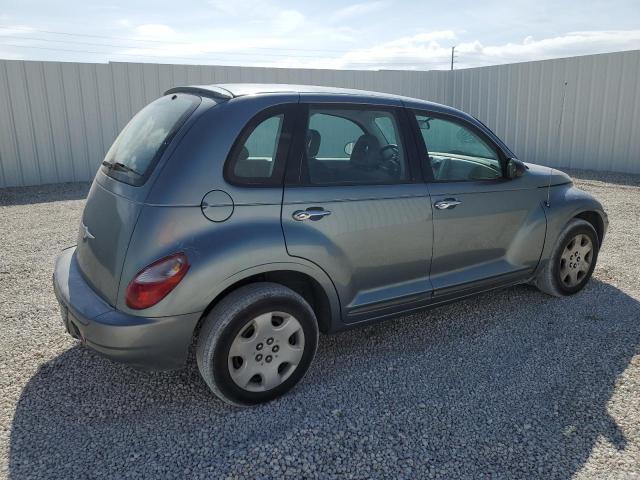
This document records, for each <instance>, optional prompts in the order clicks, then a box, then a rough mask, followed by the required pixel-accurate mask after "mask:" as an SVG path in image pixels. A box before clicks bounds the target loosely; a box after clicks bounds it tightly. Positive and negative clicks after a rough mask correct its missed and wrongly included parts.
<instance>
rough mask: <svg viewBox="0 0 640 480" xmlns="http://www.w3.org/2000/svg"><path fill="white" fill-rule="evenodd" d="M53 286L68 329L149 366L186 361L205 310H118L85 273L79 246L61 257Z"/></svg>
mask: <svg viewBox="0 0 640 480" xmlns="http://www.w3.org/2000/svg"><path fill="white" fill-rule="evenodd" d="M53 290H54V292H55V295H56V298H57V299H58V302H59V303H60V310H61V314H62V321H63V324H64V326H65V328H66V329H67V332H69V334H70V335H72V336H73V337H75V338H78V339H80V340H81V341H82V342H83V343H84V344H86V345H87V346H88V347H90V348H91V349H93V350H95V351H97V352H99V353H101V354H102V355H104V356H106V357H109V358H111V359H113V360H116V361H119V362H123V363H128V364H131V365H133V366H136V367H138V368H142V369H145V370H170V369H174V368H179V367H181V366H182V365H184V363H185V361H186V359H187V353H188V350H189V346H190V344H191V340H192V335H193V330H194V328H195V327H196V324H197V323H198V319H199V318H200V315H201V314H200V313H191V314H186V315H177V316H172V317H159V318H147V317H138V316H134V315H129V314H126V313H123V312H121V311H118V310H116V309H114V308H113V307H112V306H111V305H109V304H108V303H106V302H105V301H104V300H103V299H102V298H101V297H100V296H99V295H98V294H96V293H95V292H94V291H93V289H92V288H91V287H90V286H89V285H88V284H87V282H86V281H85V280H84V278H83V277H82V274H81V273H80V271H79V268H78V264H77V262H76V257H75V247H72V248H69V249H66V250H64V251H63V252H62V253H61V254H60V255H59V256H58V258H57V259H56V264H55V268H54V273H53Z"/></svg>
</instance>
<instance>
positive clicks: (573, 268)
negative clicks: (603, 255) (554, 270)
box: [560, 233, 593, 287]
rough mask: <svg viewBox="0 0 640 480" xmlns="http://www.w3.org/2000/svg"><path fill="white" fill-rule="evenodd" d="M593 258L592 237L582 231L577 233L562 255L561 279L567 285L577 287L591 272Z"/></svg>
mask: <svg viewBox="0 0 640 480" xmlns="http://www.w3.org/2000/svg"><path fill="white" fill-rule="evenodd" d="M592 260H593V243H592V242H591V239H590V238H589V237H588V236H587V235H584V234H582V233H580V234H578V235H576V236H575V237H573V238H572V239H571V241H570V242H569V243H568V244H567V246H566V247H565V249H564V251H563V252H562V256H561V257H560V281H561V282H562V283H563V284H564V285H565V286H567V287H575V286H576V285H578V284H579V283H580V282H581V281H582V280H583V279H584V277H585V276H586V275H587V273H588V272H589V269H590V268H591V262H592Z"/></svg>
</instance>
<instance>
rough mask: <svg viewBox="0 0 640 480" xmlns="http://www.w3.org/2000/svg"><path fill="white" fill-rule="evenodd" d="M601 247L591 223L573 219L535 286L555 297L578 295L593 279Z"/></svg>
mask: <svg viewBox="0 0 640 480" xmlns="http://www.w3.org/2000/svg"><path fill="white" fill-rule="evenodd" d="M599 247H600V244H599V241H598V234H597V233H596V231H595V229H594V228H593V226H592V225H591V224H590V223H589V222H587V221H585V220H580V219H573V220H571V221H570V222H569V223H568V224H567V226H566V227H565V228H564V230H563V231H562V232H561V233H560V235H559V236H558V240H557V242H556V245H555V247H554V250H553V252H552V254H551V258H550V259H549V261H548V262H547V264H546V265H545V267H544V268H543V269H542V270H541V271H540V273H539V274H538V277H537V278H536V286H537V287H538V288H539V289H540V290H542V291H543V292H545V293H547V294H549V295H554V296H556V297H560V296H565V295H573V294H574V293H577V292H579V291H580V290H582V289H583V288H584V286H585V285H586V284H587V282H588V281H589V279H590V278H591V274H592V273H593V269H594V268H595V265H596V260H597V258H598V250H599Z"/></svg>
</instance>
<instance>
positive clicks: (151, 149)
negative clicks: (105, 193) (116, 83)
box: [102, 93, 201, 186]
mask: <svg viewBox="0 0 640 480" xmlns="http://www.w3.org/2000/svg"><path fill="white" fill-rule="evenodd" d="M200 101H201V99H200V97H196V96H194V95H188V94H180V93H178V94H173V95H166V96H164V97H161V98H159V99H157V100H156V101H154V102H152V103H150V104H149V105H147V106H146V107H144V108H143V109H142V110H140V111H139V112H138V113H137V114H136V115H135V116H134V117H133V118H132V119H131V120H130V121H129V123H128V124H127V126H126V127H124V129H123V130H122V132H120V135H118V138H116V141H115V142H113V145H112V146H111V148H110V149H109V151H108V152H107V155H106V156H105V159H104V161H103V162H102V171H103V172H104V173H105V174H107V175H109V176H110V177H112V178H114V179H116V180H119V181H121V182H125V183H128V184H129V185H134V186H138V185H142V184H143V183H144V182H145V181H146V179H147V178H148V177H149V175H150V174H151V172H152V171H153V168H154V167H155V164H156V163H157V162H158V159H159V158H160V156H162V153H163V152H164V150H165V148H166V147H167V145H169V143H170V142H171V139H172V138H173V136H174V135H175V134H176V132H177V131H178V130H179V129H180V127H181V126H182V124H183V123H184V122H185V121H186V119H187V118H188V117H189V115H191V114H192V113H193V111H194V110H195V109H196V107H197V106H198V105H199V104H200Z"/></svg>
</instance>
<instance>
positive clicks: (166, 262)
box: [127, 253, 189, 310]
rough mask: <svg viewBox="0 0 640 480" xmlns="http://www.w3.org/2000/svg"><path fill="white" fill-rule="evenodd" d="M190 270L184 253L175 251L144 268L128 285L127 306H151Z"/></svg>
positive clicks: (139, 307)
mask: <svg viewBox="0 0 640 480" xmlns="http://www.w3.org/2000/svg"><path fill="white" fill-rule="evenodd" d="M187 270H189V261H188V260H187V257H186V255H185V254H184V253H174V254H173V255H169V256H168V257H164V258H161V259H160V260H158V261H156V262H153V263H152V264H151V265H149V266H148V267H145V268H143V269H142V270H140V272H138V274H137V275H136V276H135V277H134V278H133V280H131V283H129V286H128V287H127V306H128V307H129V308H134V309H136V310H140V309H142V308H149V307H152V306H153V305H155V304H156V303H158V302H159V301H160V300H162V299H163V298H164V297H166V296H167V295H168V294H169V292H170V291H171V290H173V289H174V288H175V287H176V285H178V283H180V280H182V279H183V277H184V276H185V275H186V273H187Z"/></svg>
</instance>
